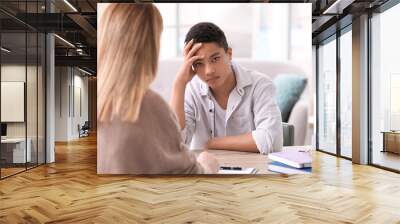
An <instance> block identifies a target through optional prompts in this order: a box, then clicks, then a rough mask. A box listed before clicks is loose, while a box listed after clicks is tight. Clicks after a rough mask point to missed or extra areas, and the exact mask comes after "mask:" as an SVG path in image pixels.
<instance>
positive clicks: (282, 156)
mask: <svg viewBox="0 0 400 224" xmlns="http://www.w3.org/2000/svg"><path fill="white" fill-rule="evenodd" d="M268 158H269V159H271V160H274V161H277V162H281V163H284V164H286V165H289V166H292V167H296V168H304V167H311V163H312V159H311V155H310V153H309V152H298V151H283V152H273V153H270V154H268Z"/></svg>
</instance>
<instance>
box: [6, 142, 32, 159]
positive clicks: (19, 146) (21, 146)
mask: <svg viewBox="0 0 400 224" xmlns="http://www.w3.org/2000/svg"><path fill="white" fill-rule="evenodd" d="M26 141H27V143H28V144H27V146H28V147H26V152H25V138H6V139H1V159H3V160H5V163H10V164H11V163H12V164H19V163H25V162H30V161H31V155H32V154H31V145H32V141H31V139H30V138H27V140H26ZM26 158H27V161H25V160H26Z"/></svg>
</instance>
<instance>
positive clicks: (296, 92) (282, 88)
mask: <svg viewBox="0 0 400 224" xmlns="http://www.w3.org/2000/svg"><path fill="white" fill-rule="evenodd" d="M274 84H275V87H276V101H277V103H278V106H279V109H280V110H281V114H282V121H283V122H287V121H288V120H289V115H290V112H291V111H292V109H293V107H294V105H295V104H296V102H297V101H298V100H299V98H300V96H301V93H302V92H303V91H304V88H305V87H306V84H307V79H306V78H304V77H303V76H301V75H296V74H279V75H278V76H277V77H276V78H275V79H274Z"/></svg>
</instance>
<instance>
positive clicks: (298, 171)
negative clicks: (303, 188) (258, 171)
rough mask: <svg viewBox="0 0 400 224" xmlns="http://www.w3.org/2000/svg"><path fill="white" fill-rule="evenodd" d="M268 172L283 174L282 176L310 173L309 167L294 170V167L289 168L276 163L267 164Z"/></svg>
mask: <svg viewBox="0 0 400 224" xmlns="http://www.w3.org/2000/svg"><path fill="white" fill-rule="evenodd" d="M268 170H270V171H273V172H277V173H283V174H309V173H311V172H312V168H311V167H306V168H294V167H291V166H288V165H286V164H283V163H280V162H276V161H274V162H271V163H270V164H268Z"/></svg>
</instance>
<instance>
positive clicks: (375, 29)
mask: <svg viewBox="0 0 400 224" xmlns="http://www.w3.org/2000/svg"><path fill="white" fill-rule="evenodd" d="M399 21H400V4H398V5H396V6H394V7H393V8H390V9H388V10H387V11H385V12H383V13H381V14H376V15H374V16H373V17H372V19H371V23H372V24H371V25H372V28H371V29H372V38H371V40H372V52H373V54H372V78H371V79H372V80H371V88H372V99H371V109H372V111H371V120H372V125H371V128H372V130H371V132H372V163H373V164H378V165H381V166H385V167H389V168H392V169H396V170H400V156H399V153H400V133H399V132H397V134H396V133H393V134H392V133H388V134H385V135H386V136H388V139H384V134H383V133H382V132H390V131H391V130H397V131H398V130H400V113H399V112H400V111H399V107H400V106H399V96H400V86H399V81H400V63H399V59H398V58H399V57H398V52H400V43H399V41H398V40H400V32H399V30H398V29H396V28H395V27H398V22H399ZM384 142H385V145H384Z"/></svg>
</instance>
